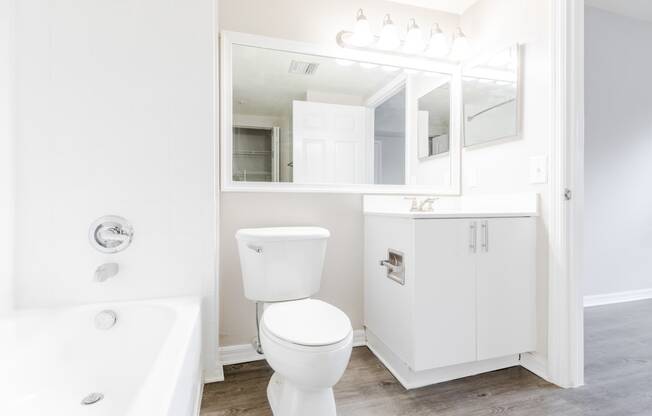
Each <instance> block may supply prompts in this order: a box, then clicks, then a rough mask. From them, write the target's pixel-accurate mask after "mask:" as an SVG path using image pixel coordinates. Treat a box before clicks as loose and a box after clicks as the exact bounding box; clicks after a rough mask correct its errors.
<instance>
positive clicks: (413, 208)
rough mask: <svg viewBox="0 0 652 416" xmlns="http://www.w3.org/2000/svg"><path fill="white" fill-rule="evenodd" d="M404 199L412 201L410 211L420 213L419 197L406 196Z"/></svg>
mask: <svg viewBox="0 0 652 416" xmlns="http://www.w3.org/2000/svg"><path fill="white" fill-rule="evenodd" d="M403 199H405V200H408V201H412V206H411V207H410V211H412V212H414V211H418V210H419V203H418V202H417V197H416V196H406V197H403Z"/></svg>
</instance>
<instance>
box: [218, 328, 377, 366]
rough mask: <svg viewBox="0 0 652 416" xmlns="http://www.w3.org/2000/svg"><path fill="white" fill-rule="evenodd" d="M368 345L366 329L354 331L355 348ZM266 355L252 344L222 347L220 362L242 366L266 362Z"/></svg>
mask: <svg viewBox="0 0 652 416" xmlns="http://www.w3.org/2000/svg"><path fill="white" fill-rule="evenodd" d="M363 345H367V336H366V334H365V331H364V329H355V330H353V346H354V347H361V346H363ZM264 359H265V355H264V354H258V353H257V352H256V350H255V349H254V347H253V346H252V345H251V344H240V345H229V346H226V347H220V362H221V364H222V365H231V364H242V363H248V362H251V361H258V360H264Z"/></svg>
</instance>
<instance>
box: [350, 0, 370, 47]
mask: <svg viewBox="0 0 652 416" xmlns="http://www.w3.org/2000/svg"><path fill="white" fill-rule="evenodd" d="M373 40H374V35H373V34H372V33H371V27H370V26H369V21H368V20H367V16H365V15H364V12H363V11H362V9H360V10H358V16H357V18H356V21H355V27H354V28H353V35H352V36H351V44H353V45H354V46H359V47H365V46H369V45H370V44H371V43H372V42H373Z"/></svg>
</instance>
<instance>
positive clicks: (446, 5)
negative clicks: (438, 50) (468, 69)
mask: <svg viewBox="0 0 652 416" xmlns="http://www.w3.org/2000/svg"><path fill="white" fill-rule="evenodd" d="M389 1H391V2H393V3H402V4H409V5H411V6H417V7H423V8H424V9H433V10H440V11H443V12H448V13H455V14H462V13H464V12H465V11H466V9H468V8H469V7H471V6H473V5H474V4H475V3H477V2H478V1H480V0H389ZM644 1H645V0H644Z"/></svg>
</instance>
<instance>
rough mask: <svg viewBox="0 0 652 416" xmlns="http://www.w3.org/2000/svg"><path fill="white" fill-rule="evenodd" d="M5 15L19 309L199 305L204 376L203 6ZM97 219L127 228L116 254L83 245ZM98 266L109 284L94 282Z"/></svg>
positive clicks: (209, 103) (211, 110)
mask: <svg viewBox="0 0 652 416" xmlns="http://www.w3.org/2000/svg"><path fill="white" fill-rule="evenodd" d="M17 13H18V17H17V21H16V22H17V74H18V76H17V97H18V103H17V131H18V145H17V191H18V192H17V239H16V250H17V251H16V273H17V280H16V287H15V290H16V303H17V306H18V307H23V308H24V307H38V306H51V305H67V304H75V303H86V302H95V301H109V300H123V299H125V300H126V299H141V298H154V297H164V296H178V295H201V296H202V297H203V300H204V309H205V310H204V339H205V355H206V370H207V371H209V372H210V371H212V370H213V367H214V363H215V356H214V350H215V346H216V332H217V331H216V325H217V324H216V309H217V307H216V305H215V302H214V295H215V291H216V288H215V261H216V256H215V252H216V243H215V240H216V239H215V232H216V229H215V216H216V203H215V197H214V186H215V181H214V176H215V173H214V160H215V156H214V154H215V150H214V132H215V114H217V109H216V108H215V104H214V93H215V75H214V58H215V45H214V33H215V30H216V27H215V22H214V13H215V11H214V8H213V1H212V0H191V1H183V2H181V1H168V2H160V1H157V0H140V1H137V2H134V1H129V0H113V1H108V2H96V1H92V2H89V1H84V0H60V1H57V2H51V1H48V0H20V2H17ZM105 214H117V215H122V216H124V217H126V218H128V219H129V220H130V221H131V222H132V224H133V226H134V228H135V237H134V241H133V244H132V245H131V247H130V248H129V249H128V250H126V251H125V252H122V253H119V254H114V255H105V254H101V253H99V252H97V251H94V250H93V249H92V248H91V246H90V245H89V242H88V237H87V232H88V227H89V225H90V224H91V222H92V221H93V220H95V219H96V218H98V217H100V216H102V215H105ZM107 261H117V262H118V263H119V264H120V265H121V271H120V273H119V275H118V276H117V277H116V278H114V279H112V280H109V281H108V282H106V283H104V284H99V283H96V282H93V279H92V277H93V272H94V270H95V268H96V267H97V266H98V265H100V264H102V263H103V262H107ZM209 376H210V374H209Z"/></svg>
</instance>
